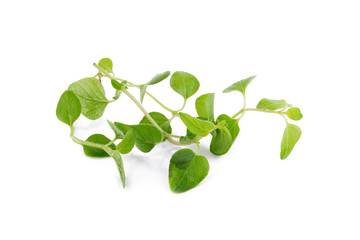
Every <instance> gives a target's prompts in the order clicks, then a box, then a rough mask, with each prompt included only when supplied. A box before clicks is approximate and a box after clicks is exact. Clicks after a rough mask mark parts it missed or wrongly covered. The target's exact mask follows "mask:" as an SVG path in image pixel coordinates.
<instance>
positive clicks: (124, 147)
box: [116, 129, 136, 154]
mask: <svg viewBox="0 0 360 240" xmlns="http://www.w3.org/2000/svg"><path fill="white" fill-rule="evenodd" d="M135 140H136V135H135V132H134V130H133V129H130V130H129V131H127V133H126V134H125V137H124V139H123V140H122V141H121V142H120V143H119V144H118V145H117V146H116V149H117V150H118V151H119V152H120V153H122V154H127V153H129V152H131V150H132V149H133V147H134V145H135Z"/></svg>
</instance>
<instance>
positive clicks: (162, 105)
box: [145, 91, 176, 114]
mask: <svg viewBox="0 0 360 240" xmlns="http://www.w3.org/2000/svg"><path fill="white" fill-rule="evenodd" d="M145 93H146V94H147V95H149V97H151V98H152V99H153V100H154V101H155V102H157V103H158V104H159V105H160V106H161V107H163V108H164V109H165V110H167V111H169V112H171V113H173V114H174V113H175V112H176V111H174V110H172V109H170V108H168V107H167V106H165V105H164V104H163V103H162V102H160V101H159V100H158V99H157V98H156V97H154V96H153V95H152V94H151V93H149V92H148V91H145Z"/></svg>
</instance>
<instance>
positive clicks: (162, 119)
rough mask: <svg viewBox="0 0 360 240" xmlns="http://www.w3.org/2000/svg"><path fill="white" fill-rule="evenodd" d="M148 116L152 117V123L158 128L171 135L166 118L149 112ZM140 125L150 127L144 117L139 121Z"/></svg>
mask: <svg viewBox="0 0 360 240" xmlns="http://www.w3.org/2000/svg"><path fill="white" fill-rule="evenodd" d="M149 115H150V116H151V117H152V119H154V121H155V122H156V123H157V124H158V125H159V127H161V129H162V130H164V131H165V132H167V133H169V134H171V132H172V129H171V125H170V120H169V119H168V118H167V117H165V116H164V115H163V114H162V113H159V112H150V113H149ZM140 123H143V124H150V125H151V122H150V121H149V119H148V118H147V117H146V116H144V117H143V118H142V119H141V121H140Z"/></svg>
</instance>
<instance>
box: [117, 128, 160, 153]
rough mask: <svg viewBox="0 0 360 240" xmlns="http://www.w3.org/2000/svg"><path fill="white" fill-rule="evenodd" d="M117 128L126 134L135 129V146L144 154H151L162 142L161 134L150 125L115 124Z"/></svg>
mask: <svg viewBox="0 0 360 240" xmlns="http://www.w3.org/2000/svg"><path fill="white" fill-rule="evenodd" d="M115 126H116V127H117V128H119V129H120V131H122V132H124V133H125V134H126V133H127V132H128V131H129V130H130V129H133V130H134V132H135V135H136V140H135V146H136V147H137V148H138V149H139V150H140V151H142V152H145V153H147V152H150V151H151V150H152V149H153V148H154V147H155V145H156V144H158V143H160V142H161V141H162V134H161V132H160V131H159V130H158V129H157V128H156V127H154V126H153V125H149V124H138V125H126V124H123V123H119V122H115Z"/></svg>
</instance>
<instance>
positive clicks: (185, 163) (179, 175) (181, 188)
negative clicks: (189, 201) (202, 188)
mask: <svg viewBox="0 0 360 240" xmlns="http://www.w3.org/2000/svg"><path fill="white" fill-rule="evenodd" d="M209 168H210V167H209V162H208V161H207V159H206V158H205V157H204V156H201V155H195V153H194V152H193V151H192V150H190V149H181V150H179V151H177V152H175V153H174V154H173V155H172V157H171V160H170V166H169V185H170V189H171V191H173V192H174V193H183V192H186V191H188V190H190V189H192V188H194V187H196V186H197V185H198V184H199V183H200V182H201V181H202V180H203V179H204V178H205V177H206V176H207V174H208V172H209Z"/></svg>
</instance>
